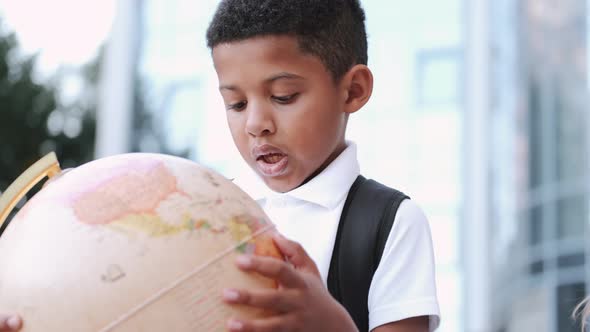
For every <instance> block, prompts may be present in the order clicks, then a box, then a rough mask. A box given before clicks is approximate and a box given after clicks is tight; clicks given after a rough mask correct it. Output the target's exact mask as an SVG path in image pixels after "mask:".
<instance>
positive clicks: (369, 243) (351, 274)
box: [328, 175, 409, 332]
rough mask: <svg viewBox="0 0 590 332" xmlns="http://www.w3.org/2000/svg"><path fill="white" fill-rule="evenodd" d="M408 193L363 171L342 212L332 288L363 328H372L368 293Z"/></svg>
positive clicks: (332, 265)
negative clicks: (373, 178) (399, 209)
mask: <svg viewBox="0 0 590 332" xmlns="http://www.w3.org/2000/svg"><path fill="white" fill-rule="evenodd" d="M405 199H409V197H408V196H406V195H405V194H403V193H401V192H399V191H397V190H395V189H391V188H389V187H386V186H384V185H382V184H380V183H378V182H376V181H373V180H367V179H366V178H365V177H363V176H362V175H359V176H358V177H357V179H356V180H355V182H354V183H353V184H352V186H351V187H350V190H349V191H348V196H347V197H346V201H345V203H344V208H343V209H342V214H341V215H340V222H339V224H338V231H337V233H336V242H335V244H334V251H333V253H332V259H331V261H330V269H329V272H328V290H329V291H330V294H332V296H333V297H334V298H335V299H336V300H337V301H338V302H340V304H342V305H343V306H344V308H346V310H347V311H348V313H349V314H350V315H351V317H352V319H353V320H354V322H355V324H356V326H357V328H358V329H359V331H360V332H365V331H368V329H369V309H368V297H369V287H370V286H371V280H372V279H373V274H374V273H375V271H376V270H377V266H379V262H380V260H381V256H382V254H383V250H384V248H385V243H386V242H387V238H388V236H389V232H390V231H391V227H392V226H393V222H394V220H395V215H396V214H397V210H398V208H399V206H400V204H401V202H402V201H403V200H405Z"/></svg>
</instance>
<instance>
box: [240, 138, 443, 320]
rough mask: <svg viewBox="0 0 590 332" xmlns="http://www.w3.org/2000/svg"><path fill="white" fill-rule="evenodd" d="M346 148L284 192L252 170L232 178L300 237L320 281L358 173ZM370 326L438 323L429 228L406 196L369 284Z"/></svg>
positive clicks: (286, 231) (287, 232)
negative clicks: (419, 320)
mask: <svg viewBox="0 0 590 332" xmlns="http://www.w3.org/2000/svg"><path fill="white" fill-rule="evenodd" d="M347 144H348V146H347V148H346V149H345V150H344V151H343V152H342V153H341V154H340V155H339V156H338V158H336V159H335V160H334V161H333V162H332V163H331V164H330V165H329V166H328V167H327V168H326V169H325V170H324V171H323V172H321V173H320V174H319V175H317V176H316V177H314V178H313V179H312V180H310V181H309V182H307V183H306V184H304V185H302V186H300V187H298V188H296V189H294V190H292V191H290V192H287V193H277V192H274V191H272V190H271V189H269V188H268V187H267V186H266V185H265V184H264V182H262V180H261V179H260V178H259V177H258V176H257V175H256V174H255V173H253V172H250V173H249V174H248V175H245V176H243V177H241V178H238V179H236V180H235V181H234V183H236V184H237V185H238V186H240V187H241V188H242V190H244V191H245V192H246V193H248V194H249V195H250V196H251V197H252V198H253V199H255V200H256V201H257V202H258V203H259V204H260V206H261V207H262V208H263V209H264V211H265V212H266V214H267V215H268V216H269V218H270V219H271V220H272V221H273V222H274V223H275V225H276V227H277V229H278V231H279V232H281V234H283V235H284V236H285V237H287V238H290V239H292V240H294V241H297V242H299V243H300V244H301V245H302V246H303V248H304V249H305V250H306V251H307V253H308V254H309V256H310V257H311V258H312V259H313V260H314V262H315V263H316V265H317V267H318V269H319V271H320V274H321V276H322V279H323V280H324V284H327V277H328V270H329V267H330V260H331V258H332V251H333V248H334V242H335V240H336V231H337V230H338V222H339V221H340V214H341V213H342V208H343V207H344V202H345V200H346V197H347V195H348V190H349V189H350V187H351V186H352V184H353V182H354V181H355V180H356V178H357V176H358V175H359V174H360V168H359V163H358V160H357V155H356V145H355V144H354V143H352V142H347ZM368 307H369V330H373V329H374V328H376V327H378V326H380V325H383V324H387V323H390V322H394V321H398V320H402V319H405V318H410V317H416V316H430V330H431V331H433V330H434V329H436V328H437V327H438V324H439V315H440V314H439V308H438V301H437V297H436V285H435V277H434V254H433V250H432V238H431V235H430V227H429V225H428V221H427V219H426V216H425V215H424V213H423V212H422V210H421V209H420V208H419V207H418V206H417V205H416V204H415V203H414V202H413V201H411V200H405V201H403V202H402V203H401V205H400V207H399V209H398V212H397V215H396V217H395V220H394V223H393V227H392V229H391V232H390V234H389V237H388V239H387V242H386V244H385V249H384V251H383V256H382V257H381V262H380V264H379V266H378V268H377V271H376V272H375V275H374V276H373V280H372V282H371V286H370V288H369V299H368Z"/></svg>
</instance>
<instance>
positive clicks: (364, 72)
mask: <svg viewBox="0 0 590 332" xmlns="http://www.w3.org/2000/svg"><path fill="white" fill-rule="evenodd" d="M342 84H343V86H342V87H343V88H344V90H345V94H344V97H345V106H344V107H345V112H346V113H354V112H356V111H358V110H359V109H361V107H363V106H364V105H365V104H366V103H367V102H368V101H369V98H371V94H372V93H373V73H371V70H370V69H369V67H367V66H365V65H355V66H354V67H352V68H351V69H350V70H349V71H348V72H347V73H346V74H345V75H344V77H343V78H342Z"/></svg>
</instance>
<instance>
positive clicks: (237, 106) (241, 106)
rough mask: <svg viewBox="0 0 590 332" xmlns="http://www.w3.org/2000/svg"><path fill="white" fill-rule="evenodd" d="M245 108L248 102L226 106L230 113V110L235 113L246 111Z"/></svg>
mask: <svg viewBox="0 0 590 332" xmlns="http://www.w3.org/2000/svg"><path fill="white" fill-rule="evenodd" d="M244 107H246V102H245V101H241V102H239V103H235V104H229V105H227V106H226V109H227V110H228V111H230V110H234V111H241V110H243V109H244Z"/></svg>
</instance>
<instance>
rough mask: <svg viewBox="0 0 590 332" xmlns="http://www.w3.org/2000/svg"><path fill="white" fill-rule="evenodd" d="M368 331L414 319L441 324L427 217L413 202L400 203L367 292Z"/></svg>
mask: <svg viewBox="0 0 590 332" xmlns="http://www.w3.org/2000/svg"><path fill="white" fill-rule="evenodd" d="M368 306H369V330H373V329H375V328H376V327H378V326H381V325H384V324H387V323H391V322H395V321H399V320H402V319H406V318H411V317H417V316H429V317H430V331H434V330H435V329H436V328H437V327H438V325H439V321H440V318H439V317H440V313H439V307H438V300H437V297H436V283H435V275H434V253H433V249H432V237H431V234H430V227H429V224H428V220H427V219H426V216H425V215H424V213H423V212H422V210H421V209H420V208H419V207H418V206H417V205H416V203H414V202H413V201H412V200H405V201H403V202H402V203H401V204H400V206H399V209H398V211H397V214H396V217H395V220H394V223H393V227H392V228H391V232H390V233H389V237H388V238H387V242H386V244H385V249H384V251H383V256H382V257H381V261H380V263H379V266H378V267H377V271H375V274H374V276H373V280H372V282H371V286H370V288H369V299H368Z"/></svg>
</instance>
